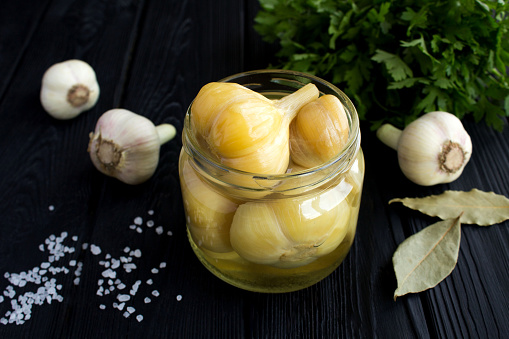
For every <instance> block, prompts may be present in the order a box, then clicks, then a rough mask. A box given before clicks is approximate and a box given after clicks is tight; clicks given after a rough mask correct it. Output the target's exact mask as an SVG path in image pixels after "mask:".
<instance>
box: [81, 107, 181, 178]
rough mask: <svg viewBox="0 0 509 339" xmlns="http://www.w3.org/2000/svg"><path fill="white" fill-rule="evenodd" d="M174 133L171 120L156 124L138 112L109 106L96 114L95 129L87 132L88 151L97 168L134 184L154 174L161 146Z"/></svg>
mask: <svg viewBox="0 0 509 339" xmlns="http://www.w3.org/2000/svg"><path fill="white" fill-rule="evenodd" d="M175 134H176V130H175V127H174V126H172V125H170V124H162V125H159V126H157V127H156V126H154V124H153V123H152V122H151V121H150V120H149V119H147V118H145V117H143V116H141V115H138V114H136V113H133V112H131V111H128V110H125V109H112V110H109V111H107V112H105V113H104V114H103V115H102V116H101V117H100V118H99V120H98V121H97V124H96V126H95V131H94V132H93V133H90V141H89V145H88V152H89V154H90V159H91V160H92V163H93V164H94V166H95V167H96V168H97V169H98V170H99V171H100V172H102V173H104V174H106V175H108V176H111V177H115V178H117V179H118V180H120V181H122V182H124V183H127V184H131V185H137V184H140V183H143V182H145V181H147V180H148V179H149V178H150V177H151V176H152V175H153V174H154V172H155V170H156V168H157V165H158V162H159V150H160V146H161V145H162V144H164V143H166V142H167V141H169V140H171V139H172V138H173V137H174V136H175Z"/></svg>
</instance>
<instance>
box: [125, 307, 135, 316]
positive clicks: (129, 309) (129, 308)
mask: <svg viewBox="0 0 509 339" xmlns="http://www.w3.org/2000/svg"><path fill="white" fill-rule="evenodd" d="M134 311H136V309H135V308H134V307H132V306H128V307H127V312H129V313H130V314H133V313H134Z"/></svg>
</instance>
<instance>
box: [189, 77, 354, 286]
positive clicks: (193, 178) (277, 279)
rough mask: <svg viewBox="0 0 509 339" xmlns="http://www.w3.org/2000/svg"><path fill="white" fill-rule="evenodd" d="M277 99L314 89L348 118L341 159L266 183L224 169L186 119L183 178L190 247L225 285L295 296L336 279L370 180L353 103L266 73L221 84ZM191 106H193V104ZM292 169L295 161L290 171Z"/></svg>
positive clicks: (261, 177) (324, 85)
mask: <svg viewBox="0 0 509 339" xmlns="http://www.w3.org/2000/svg"><path fill="white" fill-rule="evenodd" d="M220 81H222V82H234V83H238V84H241V85H243V86H245V87H247V88H250V89H252V90H254V91H256V92H259V93H261V94H263V95H265V96H266V97H268V98H270V99H278V98H281V97H283V96H285V95H288V94H289V93H292V92H295V91H296V90H297V89H299V88H301V87H303V86H304V85H306V84H308V83H313V84H315V85H316V86H317V88H318V90H319V91H320V95H324V94H332V95H335V96H336V97H338V98H339V100H340V102H341V103H342V104H343V106H344V108H345V111H346V113H347V116H348V123H349V128H350V132H349V137H348V141H347V143H346V146H345V147H344V148H343V150H342V151H341V152H340V153H339V154H337V155H336V156H335V157H333V158H332V159H331V160H329V161H327V162H326V163H324V164H322V165H320V166H317V167H313V168H309V169H302V168H298V167H297V166H295V167H294V168H292V167H290V169H289V171H287V172H286V173H285V174H277V175H266V174H257V173H249V172H243V171H239V170H236V169H233V168H229V167H227V166H225V165H222V164H221V163H220V162H218V161H217V160H215V159H214V158H213V157H212V156H210V153H208V152H206V150H205V147H206V145H204V144H203V143H202V142H200V141H199V138H197V135H196V132H195V131H193V128H192V126H191V122H190V117H191V107H192V106H190V107H189V109H188V110H187V114H186V117H185V122H184V130H183V134H182V139H183V140H182V142H183V147H182V151H181V154H180V159H179V175H180V183H181V190H182V197H183V203H184V209H185V214H186V222H187V231H188V238H189V242H190V244H191V247H192V249H193V251H194V253H195V254H196V256H197V257H198V259H199V260H200V261H201V263H202V264H203V265H204V266H205V267H206V268H207V269H208V270H210V271H211V272H212V273H213V274H215V275H216V276H217V277H219V278H221V279H222V280H224V281H226V282H228V283H230V284H231V285H234V286H237V287H239V288H242V289H245V290H250V291H256V292H272V293H279V292H290V291H295V290H299V289H303V288H305V287H308V286H311V285H313V284H315V283H317V282H318V281H320V280H322V279H323V278H325V277H326V276H328V275H329V274H330V273H332V272H333V271H334V270H335V269H336V268H337V267H338V266H339V265H340V264H341V262H342V261H343V260H344V258H345V257H346V255H347V254H348V252H349V250H350V247H351V245H352V242H353V240H354V236H355V231H356V227H357V217H358V214H359V205H360V199H361V192H362V183H363V179H364V157H363V153H362V150H361V148H360V139H361V137H360V130H359V120H358V116H357V112H356V110H355V107H354V106H353V104H352V102H351V101H350V100H349V98H348V97H347V96H346V95H345V94H344V93H343V92H342V91H340V90H339V89H338V88H336V87H335V86H334V85H332V84H330V83H328V82H326V81H324V80H322V79H320V78H317V77H315V76H312V75H308V74H303V73H299V72H293V71H284V70H261V71H252V72H246V73H241V74H236V75H233V76H230V77H228V78H225V79H223V80H220ZM191 105H192V104H191ZM290 163H291V161H290Z"/></svg>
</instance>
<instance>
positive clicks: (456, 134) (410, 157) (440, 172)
mask: <svg viewBox="0 0 509 339" xmlns="http://www.w3.org/2000/svg"><path fill="white" fill-rule="evenodd" d="M377 136H378V138H379V139H380V140H381V141H382V142H384V143H385V144H386V145H388V146H389V147H391V148H393V149H396V150H397V152H398V162H399V166H400V168H401V171H402V172H403V174H404V175H405V176H406V177H407V178H408V179H409V180H411V181H412V182H414V183H416V184H418V185H422V186H432V185H436V184H441V183H449V182H452V181H454V180H456V179H457V178H458V177H459V176H460V175H461V173H463V169H464V168H465V166H466V164H467V163H468V161H469V160H470V157H471V155H472V141H471V139H470V136H469V135H468V133H467V132H466V131H465V128H464V127H463V124H462V123H461V121H460V120H459V119H458V118H457V117H456V116H455V115H453V114H451V113H447V112H439V111H437V112H430V113H426V114H424V115H423V116H421V117H420V118H418V119H417V120H415V121H413V122H411V123H410V124H409V125H408V126H407V127H406V128H405V129H404V130H403V131H400V130H399V129H397V128H395V127H394V126H392V125H388V124H386V125H383V126H381V127H380V128H379V130H378V131H377Z"/></svg>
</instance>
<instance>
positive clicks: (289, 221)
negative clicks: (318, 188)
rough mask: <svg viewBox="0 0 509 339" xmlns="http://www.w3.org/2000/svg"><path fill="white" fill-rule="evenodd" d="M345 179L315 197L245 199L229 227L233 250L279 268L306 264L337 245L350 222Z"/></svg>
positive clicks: (348, 191) (260, 262)
mask: <svg viewBox="0 0 509 339" xmlns="http://www.w3.org/2000/svg"><path fill="white" fill-rule="evenodd" d="M351 190H352V186H351V185H350V184H348V183H347V182H346V181H342V182H341V183H340V184H339V185H337V186H335V187H334V188H332V189H329V190H328V191H326V192H318V193H317V194H316V195H314V196H306V197H304V198H302V197H301V198H295V199H284V200H280V201H261V202H247V203H245V204H242V205H240V206H239V207H238V209H237V212H236V213H235V216H234V217H233V222H232V225H231V228H230V241H231V245H232V247H233V249H234V250H235V251H236V252H237V253H238V254H239V255H240V256H241V257H242V258H244V259H246V260H248V261H250V262H253V263H256V264H263V265H272V266H276V267H284V268H291V267H299V266H303V265H307V264H309V263H310V262H312V261H314V260H316V259H317V258H319V257H321V256H324V255H326V254H328V253H330V252H332V251H333V250H334V249H336V248H337V247H338V245H339V244H340V243H341V241H342V240H343V238H344V237H345V235H346V233H347V231H348V227H349V217H350V211H351V207H350V206H349V204H348V202H347V199H346V197H347V195H348V194H349V193H350V191H351Z"/></svg>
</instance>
